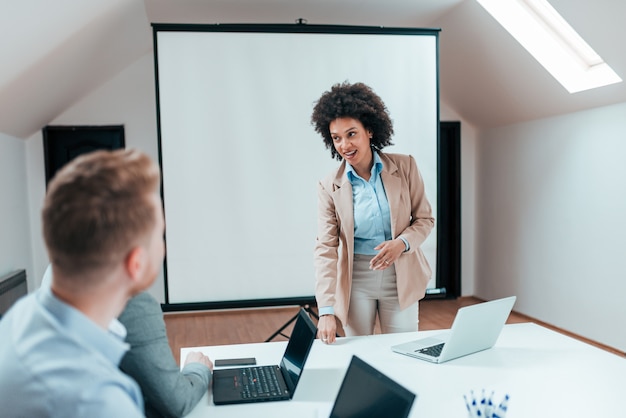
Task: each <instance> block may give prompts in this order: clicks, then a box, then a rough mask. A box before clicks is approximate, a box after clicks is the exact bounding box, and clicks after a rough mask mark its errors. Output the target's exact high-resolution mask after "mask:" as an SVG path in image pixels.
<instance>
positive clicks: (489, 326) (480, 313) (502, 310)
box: [391, 296, 516, 363]
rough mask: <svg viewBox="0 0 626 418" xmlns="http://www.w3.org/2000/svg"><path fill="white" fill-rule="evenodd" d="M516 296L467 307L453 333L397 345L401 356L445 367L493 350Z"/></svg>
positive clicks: (453, 328) (462, 310)
mask: <svg viewBox="0 0 626 418" xmlns="http://www.w3.org/2000/svg"><path fill="white" fill-rule="evenodd" d="M515 299H516V297H515V296H510V297H508V298H503V299H497V300H492V301H489V302H483V303H478V304H476V305H471V306H465V307H463V308H460V309H459V310H458V311H457V314H456V317H455V318H454V322H453V323H452V328H451V329H450V331H449V332H446V333H442V334H438V335H435V336H433V337H427V338H422V339H419V340H415V341H411V342H407V343H404V344H399V345H394V346H392V347H391V349H392V350H393V351H394V352H396V353H399V354H404V355H406V356H411V357H415V358H418V359H421V360H426V361H430V362H433V363H443V362H446V361H448V360H452V359H455V358H458V357H463V356H467V355H468V354H473V353H476V352H478V351H482V350H486V349H488V348H491V347H493V345H494V344H495V343H496V340H497V339H498V336H500V332H501V331H502V327H503V326H504V324H505V322H506V320H507V318H508V317H509V314H510V313H511V309H513V304H515Z"/></svg>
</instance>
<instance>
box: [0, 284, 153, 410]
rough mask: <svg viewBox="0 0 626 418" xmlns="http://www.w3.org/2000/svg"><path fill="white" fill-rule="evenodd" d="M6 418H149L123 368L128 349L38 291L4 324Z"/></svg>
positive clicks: (0, 391) (0, 400) (0, 353)
mask: <svg viewBox="0 0 626 418" xmlns="http://www.w3.org/2000/svg"><path fill="white" fill-rule="evenodd" d="M0 336H1V340H0V405H2V412H1V414H2V416H6V417H16V416H20V417H21V416H23V417H43V416H45V417H143V398H142V396H141V391H140V389H139V386H138V385H137V383H135V381H134V380H132V379H131V378H129V377H128V376H126V375H125V374H124V373H122V372H121V371H120V370H119V369H118V365H119V362H120V360H121V359H122V356H123V355H124V354H125V353H126V351H127V350H128V344H126V343H124V342H123V341H122V340H121V339H120V338H118V337H116V336H114V335H113V334H111V333H110V332H107V331H106V330H104V329H102V328H101V327H100V326H98V325H97V324H95V323H94V322H93V321H92V320H90V319H89V318H88V317H86V316H85V315H83V314H82V313H81V312H80V311H78V310H77V309H75V308H73V307H72V306H70V305H67V304H65V303H64V302H62V301H61V300H59V299H57V298H56V297H55V296H54V295H53V294H52V292H51V291H50V289H47V288H44V289H40V290H38V291H37V292H35V293H32V294H30V295H28V296H26V297H24V298H23V299H21V300H20V301H18V302H17V303H16V304H15V305H14V306H13V307H12V308H11V309H10V310H9V311H8V312H7V314H6V315H5V316H4V317H3V318H2V320H1V321H0Z"/></svg>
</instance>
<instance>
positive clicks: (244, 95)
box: [153, 24, 439, 308]
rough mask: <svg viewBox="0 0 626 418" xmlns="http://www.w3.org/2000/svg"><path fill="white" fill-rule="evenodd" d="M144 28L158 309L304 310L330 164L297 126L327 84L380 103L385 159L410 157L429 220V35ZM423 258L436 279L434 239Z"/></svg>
mask: <svg viewBox="0 0 626 418" xmlns="http://www.w3.org/2000/svg"><path fill="white" fill-rule="evenodd" d="M303 26H304V27H303ZM153 27H154V38H155V65H156V79H157V106H158V109H157V111H158V121H159V147H160V150H159V151H160V157H161V167H162V172H163V201H164V208H165V221H166V235H165V240H166V246H167V255H166V262H165V264H164V266H165V282H166V289H165V290H166V304H170V305H175V304H187V305H186V306H189V304H191V305H194V306H196V307H201V308H217V307H245V306H263V305H268V306H271V305H281V304H282V305H286V304H295V303H302V301H312V300H314V299H313V296H314V289H315V287H314V286H315V274H314V267H313V248H314V244H315V237H316V231H317V229H316V228H317V183H318V181H319V180H320V179H321V178H323V177H324V176H325V175H326V174H328V173H329V172H330V170H332V169H334V168H335V167H337V166H338V164H339V162H338V161H337V160H334V159H332V158H331V155H330V151H329V150H328V149H326V148H325V146H324V143H323V141H322V138H321V137H320V136H319V135H318V134H317V133H316V132H315V131H314V129H313V127H312V125H311V123H310V116H311V113H312V110H313V106H314V103H315V101H316V100H317V99H318V98H319V97H320V96H321V94H322V93H324V92H325V91H327V90H329V89H330V87H331V86H332V85H333V84H336V83H340V82H344V81H349V82H351V83H354V82H363V83H365V84H367V85H369V86H370V87H372V88H373V89H374V91H375V92H376V93H377V94H378V95H380V96H381V98H382V99H383V101H384V102H385V104H386V105H387V107H388V109H389V112H390V114H391V118H392V120H393V123H394V130H395V135H394V136H393V138H392V141H393V142H394V144H395V145H394V146H391V147H387V148H385V149H384V151H387V152H401V153H407V154H411V155H413V156H414V157H415V159H416V161H417V164H418V167H419V168H420V170H421V173H422V175H423V177H424V181H425V185H426V193H427V197H428V199H429V200H430V202H431V204H432V207H433V214H436V213H437V141H438V133H439V131H438V129H439V123H438V120H439V95H438V94H439V92H438V63H437V55H438V53H437V49H438V31H437V30H422V29H406V28H405V29H399V28H397V29H393V28H369V27H343V26H341V27H335V26H329V27H326V26H309V25H284V26H281V25H214V26H213V25H210V26H209V25H207V26H197V25H193V26H189V25H159V24H155V25H153ZM422 249H423V250H424V252H425V254H426V257H427V258H428V261H429V262H430V264H431V267H432V268H433V272H436V271H437V269H436V259H437V257H436V253H437V233H436V230H434V231H433V232H432V233H431V235H430V237H429V238H428V240H427V241H426V242H425V243H424V244H423V246H422ZM433 286H435V277H433V279H432V280H431V284H430V285H429V287H433Z"/></svg>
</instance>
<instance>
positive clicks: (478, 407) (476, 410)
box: [463, 389, 509, 418]
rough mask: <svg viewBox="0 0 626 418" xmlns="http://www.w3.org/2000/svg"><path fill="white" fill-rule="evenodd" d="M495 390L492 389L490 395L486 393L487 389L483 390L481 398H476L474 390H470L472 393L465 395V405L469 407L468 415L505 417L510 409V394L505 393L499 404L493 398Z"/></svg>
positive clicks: (476, 417)
mask: <svg viewBox="0 0 626 418" xmlns="http://www.w3.org/2000/svg"><path fill="white" fill-rule="evenodd" d="M493 395H494V391H491V394H490V395H489V397H487V396H486V395H485V389H483V390H482V394H481V396H480V398H476V396H475V394H474V391H473V390H472V391H470V395H469V396H467V395H463V399H465V406H466V407H467V414H468V415H467V416H468V417H469V418H505V417H506V413H507V410H508V409H509V395H508V394H505V395H504V397H503V398H502V400H501V401H500V403H498V404H497V405H496V404H495V402H494V399H493Z"/></svg>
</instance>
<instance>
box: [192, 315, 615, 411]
mask: <svg viewBox="0 0 626 418" xmlns="http://www.w3.org/2000/svg"><path fill="white" fill-rule="evenodd" d="M437 332H440V331H420V332H417V333H402V334H387V335H373V336H367V337H351V338H340V339H338V341H337V343H335V344H333V345H325V344H323V343H321V342H320V341H319V340H316V341H315V343H314V345H313V348H312V350H311V354H310V355H309V358H308V360H307V363H306V365H305V369H304V372H303V374H302V377H301V380H300V383H299V385H298V387H297V389H296V393H295V395H294V398H293V399H292V400H291V401H281V402H261V403H254V404H247V405H222V406H215V405H214V404H213V401H212V399H211V394H210V390H209V393H208V394H207V395H206V396H205V397H204V398H203V399H202V400H201V401H200V403H199V405H198V406H197V407H196V408H195V409H194V410H193V411H192V413H191V414H190V415H189V416H190V417H205V416H206V417H211V418H215V417H235V416H244V415H245V414H246V412H249V413H253V411H254V413H255V414H257V416H267V417H273V418H274V417H276V418H278V417H289V418H293V417H298V418H307V417H311V418H317V417H318V416H319V414H320V413H323V412H328V411H330V406H331V405H332V403H333V401H334V399H335V397H336V395H337V392H338V390H339V386H340V384H341V381H342V379H343V376H344V373H345V371H346V369H347V367H348V364H349V362H350V359H351V358H352V355H357V356H359V357H360V358H361V359H363V360H364V361H366V362H367V363H369V364H371V365H372V366H374V367H375V368H377V369H378V370H380V371H381V372H383V373H384V374H386V375H387V376H389V377H391V378H392V379H394V380H396V381H397V382H399V383H400V384H402V385H404V386H405V387H407V388H408V389H410V390H411V391H413V392H414V393H416V394H417V398H416V400H415V403H414V404H413V408H412V410H411V415H410V416H411V417H419V418H425V417H427V418H438V417H466V416H467V411H466V408H465V403H464V400H463V395H464V394H469V392H470V390H474V391H475V392H480V390H481V389H483V388H484V389H487V390H489V391H491V390H493V391H495V393H496V396H495V398H494V399H496V400H498V401H499V400H500V398H501V397H502V396H503V395H504V394H505V393H508V394H509V395H510V397H511V399H510V402H509V412H508V414H507V418H530V417H533V418H536V417H558V418H573V417H585V418H587V417H626V359H625V358H623V357H620V356H617V355H615V354H612V353H609V352H606V351H604V350H601V349H598V348H596V347H593V346H591V345H589V344H585V343H583V342H580V341H578V340H575V339H573V338H570V337H567V336H565V335H562V334H559V333H557V332H554V331H551V330H549V329H547V328H544V327H541V326H539V325H536V324H532V323H524V324H511V325H505V327H504V329H503V330H502V334H501V335H500V338H499V339H498V341H497V343H496V345H495V347H493V348H492V349H489V350H485V351H482V352H479V353H475V354H472V355H470V356H466V357H461V358H458V359H456V360H451V361H449V362H447V363H443V364H431V363H428V362H425V361H422V360H417V359H413V358H410V357H406V356H402V355H399V354H396V353H394V352H392V351H391V349H390V346H391V345H394V344H398V343H402V342H406V341H410V340H412V339H415V338H421V337H426V336H429V335H433V334H435V333H437ZM285 347H286V342H284V341H281V342H270V343H258V344H239V345H225V346H208V347H190V348H182V349H181V359H184V358H185V357H186V355H187V353H188V352H189V351H193V350H195V351H202V352H203V353H205V354H206V355H208V356H209V357H210V358H211V359H212V360H215V359H218V358H232V357H256V358H257V364H259V365H264V364H278V363H279V362H280V359H281V357H282V355H283V353H284V350H285ZM181 363H182V362H181Z"/></svg>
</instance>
